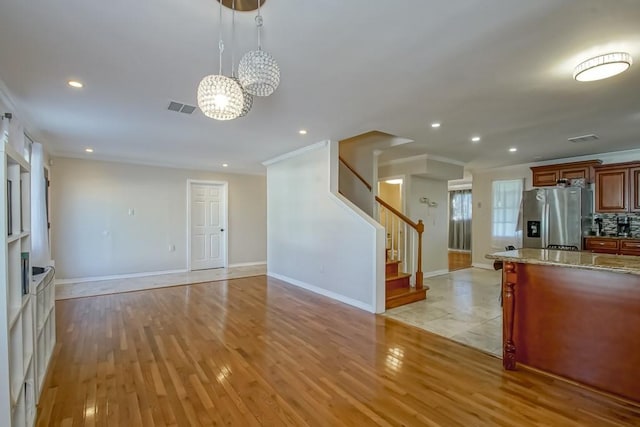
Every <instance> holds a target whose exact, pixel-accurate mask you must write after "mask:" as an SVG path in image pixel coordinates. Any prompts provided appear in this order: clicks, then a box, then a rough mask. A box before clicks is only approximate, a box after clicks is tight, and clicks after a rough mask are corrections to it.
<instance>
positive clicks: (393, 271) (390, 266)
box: [385, 260, 400, 277]
mask: <svg viewBox="0 0 640 427" xmlns="http://www.w3.org/2000/svg"><path fill="white" fill-rule="evenodd" d="M399 264H400V261H397V260H396V261H387V264H386V266H385V275H386V276H387V277H389V276H395V275H397V274H398V265H399Z"/></svg>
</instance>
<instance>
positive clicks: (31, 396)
mask: <svg viewBox="0 0 640 427" xmlns="http://www.w3.org/2000/svg"><path fill="white" fill-rule="evenodd" d="M0 145H1V147H0V150H1V151H2V155H1V159H0V178H1V180H0V184H2V185H0V200H2V209H3V211H2V212H3V215H2V221H0V260H2V261H1V262H3V263H4V267H5V268H4V269H2V271H4V273H3V274H4V277H2V279H1V280H0V372H2V373H7V374H8V375H1V376H0V426H11V427H24V426H33V424H34V421H35V414H36V394H35V384H36V365H37V361H36V359H37V355H36V351H35V350H36V337H35V334H36V324H35V322H36V306H37V299H36V298H35V297H34V295H33V293H34V290H33V289H32V281H31V264H30V254H31V235H30V230H29V228H30V224H31V221H30V220H31V218H30V214H31V213H30V201H31V198H30V190H31V181H30V167H29V163H28V162H27V161H26V160H25V159H24V157H22V155H21V154H20V153H18V152H17V151H16V150H15V149H14V148H13V147H12V146H11V145H10V144H9V143H7V142H5V141H3V142H2V143H0Z"/></svg>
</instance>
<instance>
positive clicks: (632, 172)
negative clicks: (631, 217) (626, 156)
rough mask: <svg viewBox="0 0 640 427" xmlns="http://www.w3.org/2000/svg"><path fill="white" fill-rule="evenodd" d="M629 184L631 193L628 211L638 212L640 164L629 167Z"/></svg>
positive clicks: (639, 203) (639, 202) (639, 207)
mask: <svg viewBox="0 0 640 427" xmlns="http://www.w3.org/2000/svg"><path fill="white" fill-rule="evenodd" d="M629 184H630V185H629V192H630V194H631V198H630V199H631V200H630V202H631V206H630V207H629V211H631V212H640V165H637V166H633V167H631V168H629Z"/></svg>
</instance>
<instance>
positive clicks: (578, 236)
mask: <svg viewBox="0 0 640 427" xmlns="http://www.w3.org/2000/svg"><path fill="white" fill-rule="evenodd" d="M592 217H593V195H592V191H591V190H589V189H585V188H579V187H566V188H562V187H558V188H539V189H536V190H530V191H525V192H523V193H522V220H523V221H522V224H523V226H524V230H523V231H524V233H523V239H522V240H523V247H525V248H537V249H541V248H548V247H549V246H551V247H556V248H558V247H560V248H562V249H571V248H577V249H579V250H582V249H583V247H582V246H583V244H582V242H583V237H584V236H585V235H587V234H588V232H589V230H590V229H591V221H592Z"/></svg>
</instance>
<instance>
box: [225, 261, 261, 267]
mask: <svg viewBox="0 0 640 427" xmlns="http://www.w3.org/2000/svg"><path fill="white" fill-rule="evenodd" d="M257 265H267V261H256V262H237V263H235V264H229V266H228V267H227V268H234V267H254V266H257Z"/></svg>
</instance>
